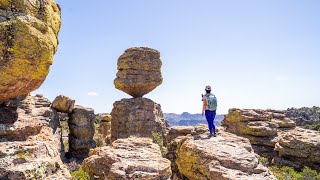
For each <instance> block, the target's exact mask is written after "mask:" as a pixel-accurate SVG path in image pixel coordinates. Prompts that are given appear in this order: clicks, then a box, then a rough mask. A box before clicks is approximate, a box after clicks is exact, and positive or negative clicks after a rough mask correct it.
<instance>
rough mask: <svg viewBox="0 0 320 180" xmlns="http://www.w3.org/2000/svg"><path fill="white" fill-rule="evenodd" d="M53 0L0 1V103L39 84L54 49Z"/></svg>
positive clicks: (56, 19) (55, 18)
mask: <svg viewBox="0 0 320 180" xmlns="http://www.w3.org/2000/svg"><path fill="white" fill-rule="evenodd" d="M60 25H61V17H60V7H59V6H58V5H57V4H56V3H55V2H54V0H45V1H44V0H33V1H21V0H19V1H18V0H14V1H13V0H12V1H9V0H2V1H0V49H1V50H0V103H1V102H3V101H5V100H8V99H10V98H15V97H17V96H20V95H25V94H28V93H30V92H31V91H33V90H35V89H37V88H38V87H40V85H41V84H42V83H43V81H44V80H45V78H46V76H47V75H48V73H49V67H50V65H51V64H52V61H53V56H54V54H55V52H56V51H57V46H58V33H59V30H60Z"/></svg>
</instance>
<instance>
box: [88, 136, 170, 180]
mask: <svg viewBox="0 0 320 180" xmlns="http://www.w3.org/2000/svg"><path fill="white" fill-rule="evenodd" d="M82 168H83V169H84V170H85V171H87V172H89V174H90V177H91V178H93V177H94V178H95V179H128V180H129V179H132V180H133V179H145V180H147V179H163V180H166V179H170V177H171V174H172V173H171V168H170V161H169V160H167V159H165V158H163V157H162V155H161V151H160V147H159V146H158V145H157V144H154V143H152V139H150V138H138V137H130V138H127V139H119V140H116V141H114V142H113V143H112V145H111V146H105V147H100V148H96V149H93V150H91V151H90V153H89V157H88V158H86V159H85V160H84V161H83V163H82Z"/></svg>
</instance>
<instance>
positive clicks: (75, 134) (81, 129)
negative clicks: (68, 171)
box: [68, 105, 96, 158]
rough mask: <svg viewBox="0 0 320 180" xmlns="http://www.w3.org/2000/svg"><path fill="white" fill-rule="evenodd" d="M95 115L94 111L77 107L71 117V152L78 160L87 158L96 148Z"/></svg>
mask: <svg viewBox="0 0 320 180" xmlns="http://www.w3.org/2000/svg"><path fill="white" fill-rule="evenodd" d="M94 120H95V114H94V111H93V109H90V108H85V107H82V106H78V105H76V106H75V107H74V109H73V113H72V114H70V116H69V123H68V124H69V130H70V134H69V152H70V154H71V156H73V157H76V158H85V157H87V156H88V153H89V150H90V149H91V148H95V146H96V144H95V142H94V140H93V136H94V131H95V129H94Z"/></svg>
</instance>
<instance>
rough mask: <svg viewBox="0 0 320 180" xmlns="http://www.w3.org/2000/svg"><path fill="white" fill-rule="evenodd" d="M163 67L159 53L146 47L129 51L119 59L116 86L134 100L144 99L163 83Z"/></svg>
mask: <svg viewBox="0 0 320 180" xmlns="http://www.w3.org/2000/svg"><path fill="white" fill-rule="evenodd" d="M161 66H162V62H161V59H160V53H159V51H157V50H154V49H151V48H146V47H135V48H130V49H127V50H126V51H125V52H124V53H123V54H122V55H121V56H120V58H119V59H118V73H117V78H116V79H115V80H114V85H115V87H116V88H117V89H119V90H121V91H124V92H125V93H127V94H129V95H131V96H133V97H134V98H137V97H142V96H143V95H145V94H147V93H149V92H150V91H152V90H153V89H155V88H156V87H157V86H159V85H160V84H161V83H162V75H161Z"/></svg>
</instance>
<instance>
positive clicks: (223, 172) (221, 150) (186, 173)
mask: <svg viewBox="0 0 320 180" xmlns="http://www.w3.org/2000/svg"><path fill="white" fill-rule="evenodd" d="M218 134H219V135H218V137H216V138H211V139H210V138H207V134H203V135H198V136H191V135H187V136H179V137H177V138H175V139H174V140H173V141H171V143H170V144H169V147H168V150H169V151H168V154H167V156H168V158H169V159H170V160H171V162H172V167H171V168H172V171H173V172H174V176H173V179H186V178H187V179H217V180H234V179H252V180H253V179H262V180H276V178H275V177H274V176H273V174H272V173H271V172H270V171H269V170H268V168H266V167H265V166H263V165H262V164H261V163H259V160H258V158H259V156H258V155H256V154H255V153H254V151H253V149H252V147H251V145H250V142H249V141H248V140H247V139H246V138H242V137H239V136H236V135H233V134H231V133H227V132H225V131H223V129H221V130H220V131H219V133H218ZM185 177H186V178H185Z"/></svg>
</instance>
